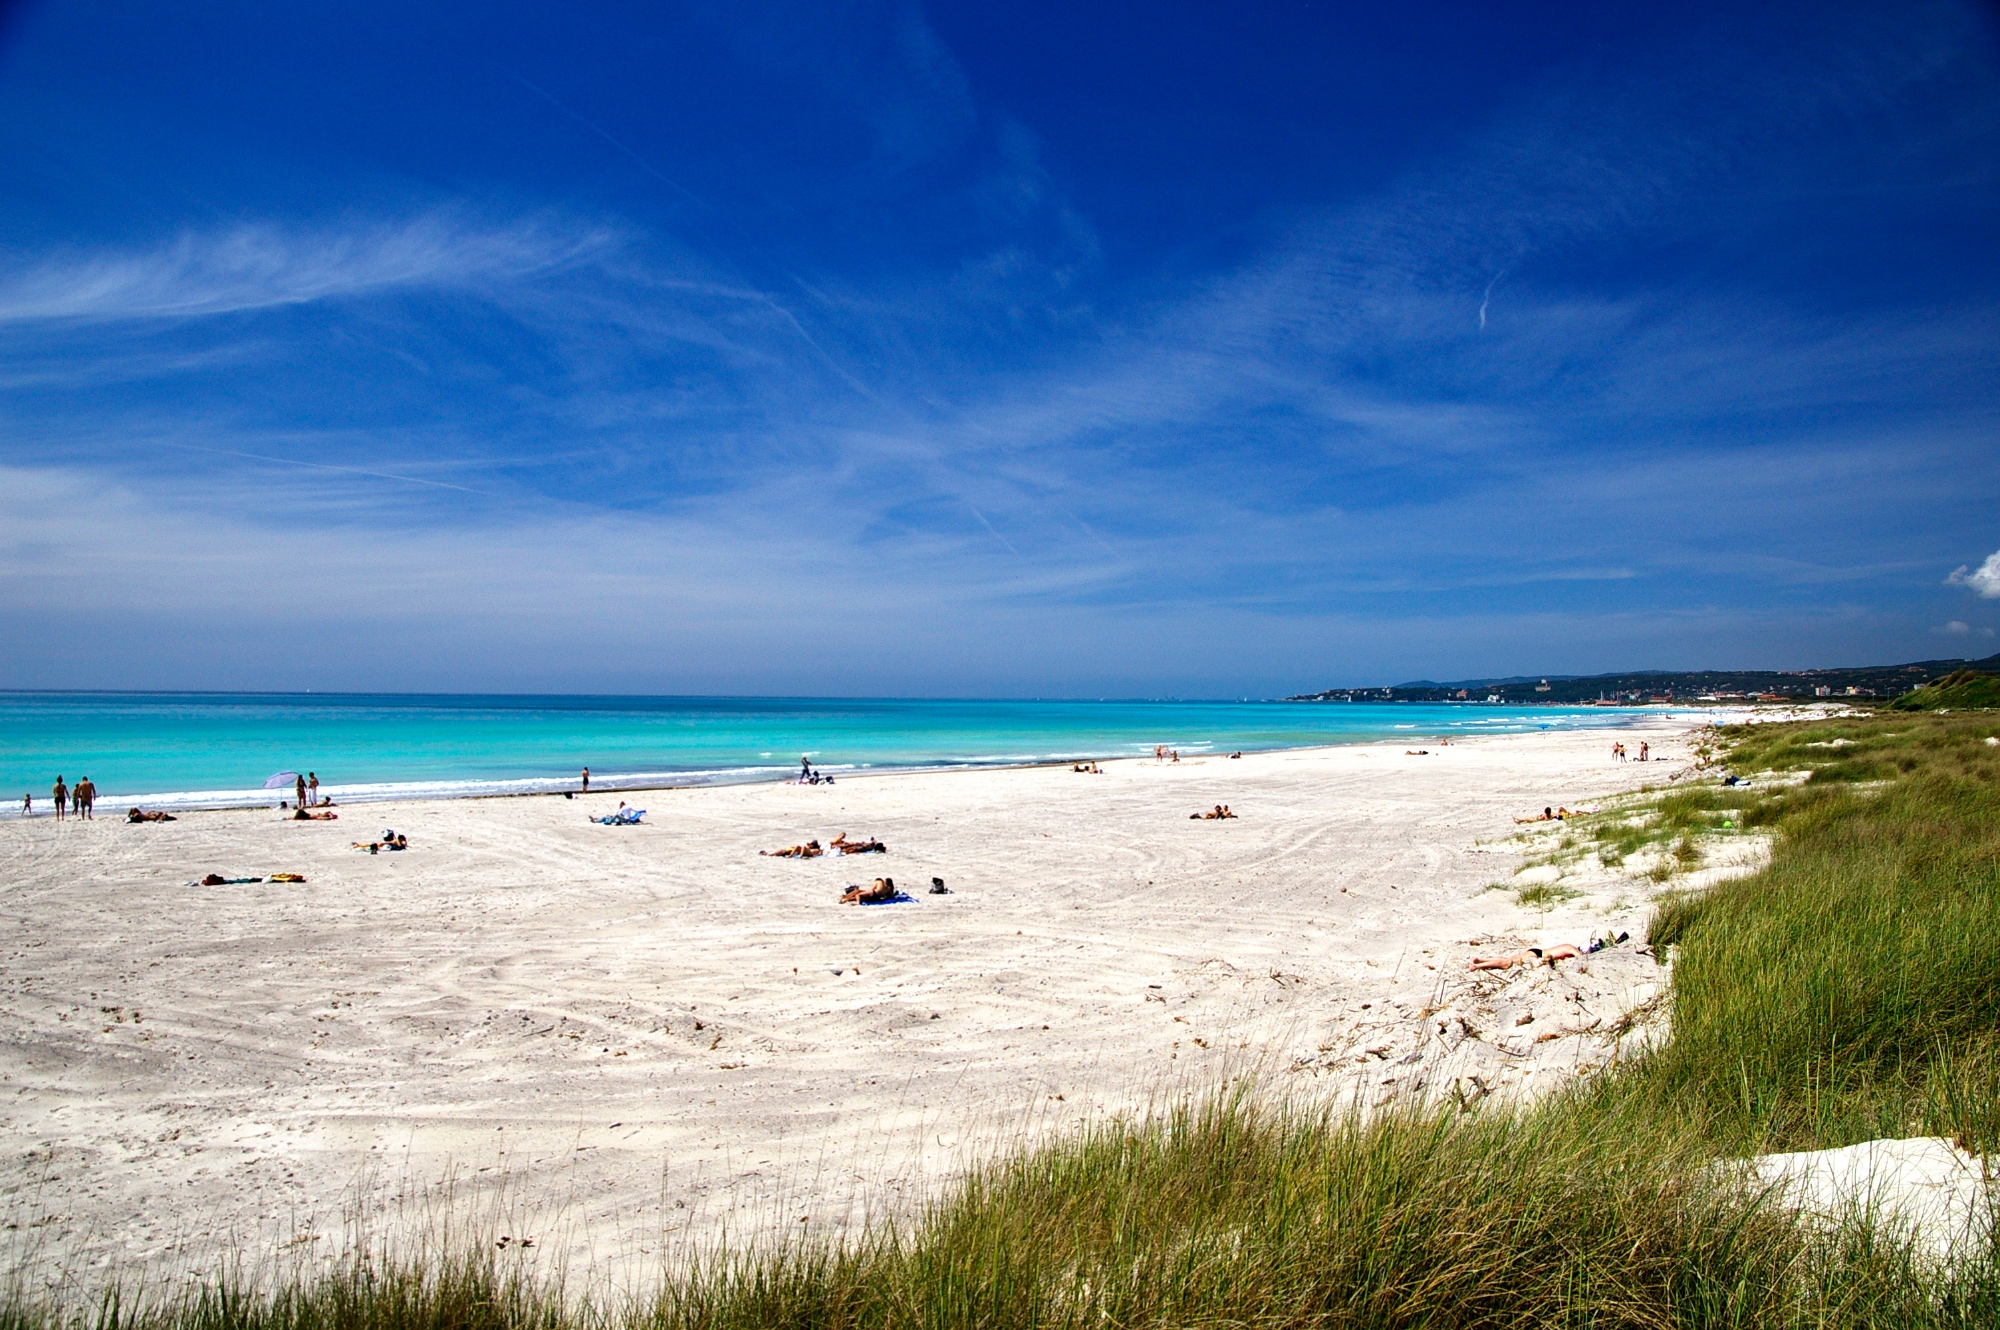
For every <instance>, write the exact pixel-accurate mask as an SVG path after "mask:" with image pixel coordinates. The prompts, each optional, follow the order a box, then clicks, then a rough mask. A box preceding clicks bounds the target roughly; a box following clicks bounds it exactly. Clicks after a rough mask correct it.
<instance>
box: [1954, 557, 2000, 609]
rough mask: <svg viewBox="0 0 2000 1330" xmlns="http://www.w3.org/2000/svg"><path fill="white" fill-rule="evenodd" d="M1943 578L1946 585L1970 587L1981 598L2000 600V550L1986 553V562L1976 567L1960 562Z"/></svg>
mask: <svg viewBox="0 0 2000 1330" xmlns="http://www.w3.org/2000/svg"><path fill="white" fill-rule="evenodd" d="M1944 580H1945V585H1947V586H1962V587H1970V588H1972V590H1973V592H1974V594H1976V595H1977V596H1979V597H1980V599H1982V600H2000V550H1995V551H1994V552H1993V553H1991V554H1989V555H1987V556H1986V562H1985V563H1982V564H1980V565H1979V566H1978V567H1977V568H1971V569H1968V568H1967V567H1966V566H1965V565H1964V564H1960V565H1959V566H1958V567H1956V568H1954V569H1952V570H1951V576H1949V577H1947V578H1945V579H1944Z"/></svg>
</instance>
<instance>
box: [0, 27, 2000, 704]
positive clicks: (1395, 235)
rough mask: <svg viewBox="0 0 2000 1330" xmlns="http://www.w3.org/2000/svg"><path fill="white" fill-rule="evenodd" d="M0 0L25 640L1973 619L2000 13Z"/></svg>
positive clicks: (1038, 677)
mask: <svg viewBox="0 0 2000 1330" xmlns="http://www.w3.org/2000/svg"><path fill="white" fill-rule="evenodd" d="M1748 9H1756V10H1758V11H1759V12H1757V13H1754V14H1746V13H1744V12H1740V11H1743V10H1748ZM1405 11H1408V12H1405ZM5 12H6V13H7V15H8V17H7V21H6V23H5V26H4V29H0V178H4V179H5V180H6V181H7V182H8V186H7V188H6V189H5V190H0V616H4V621H5V623H6V625H7V629H6V632H5V633H4V634H0V686H12V687H64V686H76V687H313V688H321V689H336V688H347V689H396V688H408V689H433V690H527V691H533V690H552V691H627V692H724V693H731V692H778V693H805V694H901V695H969V694H977V695H1017V694H1025V695H1074V696H1099V695H1121V696H1134V695H1147V696H1168V695H1184V696H1242V695H1252V696H1263V695H1271V694H1276V693H1285V692H1292V691H1298V690H1302V689H1308V688H1319V687H1325V686H1330V685H1336V684H1343V683H1365V682H1393V681H1400V680H1405V679H1412V678H1423V677H1428V678H1460V677H1470V676H1478V675H1498V674H1514V673H1552V672H1564V673H1581V672H1595V671H1600V670H1612V669H1627V668H1645V667H1662V668H1682V667H1709V666H1743V667H1749V666H1761V667H1772V668H1799V667H1806V666H1812V665H1828V664H1844V663H1872V662H1877V661H1887V660H1895V659H1916V658H1933V657H1939V656H1985V655H1989V654H1992V653H1993V652H1994V651H1996V650H2000V642H1996V641H1995V638H1994V633H1995V630H1996V628H2000V560H1994V559H1993V558H1992V556H1995V555H1996V551H2000V516H1996V503H1995V501H1996V498H2000V439H1996V424H2000V412H1996V407H2000V246H1996V244H1995V243H1994V241H1995V237H1996V236H2000V175H1996V170H1997V169H2000V165H1997V164H2000V29H1996V23H1995V18H1994V15H1993V13H1992V11H1990V10H1986V9H1980V8H1976V7H1965V6H1958V5H1952V4H1937V5H1928V4H1922V3H1917V4H1908V5H1897V6H1882V5H1857V6H1845V7H1844V6H1841V5H1838V4H1826V3H1819V4H1812V5H1806V6H1799V7H1796V8H1795V9H1792V10H1790V11H1787V10H1785V9H1784V8H1783V7H1749V6H1714V7H1707V6H1702V5H1698V4H1696V5H1687V6H1660V5H1620V4H1615V3H1614V4H1603V3H1599V4H1589V5H1576V6H1561V5H1535V6H1528V5H1505V4H1490V3H1481V4H1464V5H1453V4H1439V5H1429V6H1382V5H1370V4H1354V5H1331V4H1321V3H1310V4H1308V3H1300V2H1299V0H1273V2H1272V3H1260V4H1255V5H1239V6H1223V5H1214V4H1208V5H1197V4H1175V3H1164V4H1160V3H1156V4H1148V5H1127V6H1110V5H1087V4H1084V5H1079V4H1073V3H1072V4H1032V3H1031V4H1016V5H1006V6H995V5H971V4H967V5H918V4H897V3H881V4H854V5H840V4H830V3H820V4H800V5H795V6H794V5H785V4H759V5H720V4H717V5H655V4H610V3H603V4H580V5H560V6H559V5H547V6H508V5H504V4H494V3H491V0H489V2H488V3H484V4H478V5H473V4H463V5H459V4H448V3H434V4H428V5H411V4H408V3H403V4H398V5H393V6H391V5H372V4H344V5H338V6H328V5H314V4H309V3H302V4H294V5H283V6H274V5H268V4H242V5H219V4H202V3H198V2H194V3H190V4H186V5H177V6H166V7H162V6H139V5H129V4H116V3H108V2H98V3H70V2H65V0H46V2H44V3H39V4H36V3H30V4H26V5H19V6H14V7H12V8H10V9H8V10H6V11H5Z"/></svg>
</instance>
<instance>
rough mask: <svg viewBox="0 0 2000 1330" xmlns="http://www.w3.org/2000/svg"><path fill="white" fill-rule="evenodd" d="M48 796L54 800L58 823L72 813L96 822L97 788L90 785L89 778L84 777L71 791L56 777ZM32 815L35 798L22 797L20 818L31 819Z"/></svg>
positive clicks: (28, 795) (25, 795)
mask: <svg viewBox="0 0 2000 1330" xmlns="http://www.w3.org/2000/svg"><path fill="white" fill-rule="evenodd" d="M49 794H50V795H51V796H52V797H53V798H54V799H55V803H56V821H58V822H60V821H62V820H63V819H64V818H65V817H67V816H69V815H70V814H72V813H74V814H75V815H76V816H78V817H80V818H86V819H88V820H89V821H92V822H95V821H96V820H97V813H96V808H97V787H96V786H95V785H93V784H91V781H90V777H88V776H85V777H84V778H83V779H82V780H80V781H78V782H77V783H76V788H74V789H72V788H70V787H69V786H68V785H65V784H63V778H62V777H61V776H57V777H56V784H55V788H54V789H52V790H50V791H49ZM34 815H35V796H34V795H32V794H24V795H22V796H21V816H22V817H33V816H34Z"/></svg>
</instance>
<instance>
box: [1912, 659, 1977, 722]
mask: <svg viewBox="0 0 2000 1330" xmlns="http://www.w3.org/2000/svg"><path fill="white" fill-rule="evenodd" d="M1981 663H1982V664H1985V663H1989V662H1981ZM1889 705H1890V707H1892V708H1893V709H1895V710H1897V711H1979V710H1983V709H1985V708H1988V707H2000V674H1981V673H1980V672H1979V671H1978V670H1957V671H1954V672H1953V673H1951V674H1947V675H1945V676H1944V678H1942V679H1938V680H1936V681H1935V682H1932V683H1927V684H1925V685H1924V686H1923V687H1921V688H1918V689H1916V690H1914V691H1912V692H1908V693H1904V694H1903V695H1902V696H1901V697H1899V698H1897V699H1896V700H1895V701H1893V702H1891V703H1890V704H1889Z"/></svg>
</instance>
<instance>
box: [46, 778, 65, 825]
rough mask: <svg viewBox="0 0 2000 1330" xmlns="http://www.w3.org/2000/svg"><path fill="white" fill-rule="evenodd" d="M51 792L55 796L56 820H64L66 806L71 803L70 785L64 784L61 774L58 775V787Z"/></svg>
mask: <svg viewBox="0 0 2000 1330" xmlns="http://www.w3.org/2000/svg"><path fill="white" fill-rule="evenodd" d="M49 793H50V794H52V795H54V796H55V800H56V821H58V822H60V821H62V820H63V811H64V808H65V807H66V806H67V805H68V803H69V786H67V785H65V784H63V778H62V777H61V776H57V777H56V787H55V788H54V789H53V790H50V791H49Z"/></svg>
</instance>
